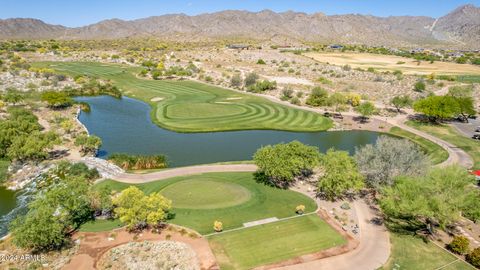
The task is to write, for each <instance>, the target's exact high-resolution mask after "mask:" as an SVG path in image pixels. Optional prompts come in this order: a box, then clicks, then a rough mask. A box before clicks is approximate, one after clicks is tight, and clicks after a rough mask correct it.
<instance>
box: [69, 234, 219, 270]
mask: <svg viewBox="0 0 480 270" xmlns="http://www.w3.org/2000/svg"><path fill="white" fill-rule="evenodd" d="M73 238H74V239H75V240H77V241H79V242H80V244H79V245H80V247H79V249H78V251H77V253H76V254H75V255H74V256H73V257H72V259H71V261H70V262H69V263H68V264H67V265H66V266H65V267H64V268H63V269H66V270H70V269H71V270H77V269H82V270H89V269H98V268H97V267H96V266H97V264H98V263H99V261H100V258H101V257H102V255H103V254H105V253H106V252H108V251H109V250H110V249H112V248H115V247H117V246H120V245H124V244H127V243H131V242H144V241H155V242H157V241H167V240H168V241H175V242H180V243H184V244H186V245H188V246H189V247H190V248H191V249H192V250H193V251H194V252H195V254H196V256H197V258H198V261H199V268H200V269H219V268H218V265H217V262H216V260H215V256H214V255H213V253H212V251H211V249H210V246H209V245H208V241H207V240H206V239H205V238H203V237H201V236H199V235H198V234H197V233H196V232H194V231H190V230H186V229H184V228H181V227H178V226H174V225H169V226H168V228H166V229H164V230H162V231H161V232H160V233H156V232H153V231H150V230H148V231H144V232H142V233H139V234H134V233H129V232H127V231H126V230H125V229H123V228H122V229H118V230H114V231H110V232H95V233H93V232H92V233H85V232H79V233H76V234H75V235H74V237H73Z"/></svg>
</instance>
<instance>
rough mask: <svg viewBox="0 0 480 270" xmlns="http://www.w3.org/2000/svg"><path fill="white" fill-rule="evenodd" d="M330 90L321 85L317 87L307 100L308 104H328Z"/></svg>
mask: <svg viewBox="0 0 480 270" xmlns="http://www.w3.org/2000/svg"><path fill="white" fill-rule="evenodd" d="M327 99H328V92H327V90H325V89H322V88H321V87H315V88H313V89H312V92H311V93H310V95H309V96H308V98H307V100H306V102H305V103H306V104H308V105H310V106H315V107H318V106H325V105H326V104H327Z"/></svg>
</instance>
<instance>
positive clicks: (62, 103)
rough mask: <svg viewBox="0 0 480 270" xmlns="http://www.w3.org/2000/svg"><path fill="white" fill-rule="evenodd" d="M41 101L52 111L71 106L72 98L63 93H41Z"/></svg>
mask: <svg viewBox="0 0 480 270" xmlns="http://www.w3.org/2000/svg"><path fill="white" fill-rule="evenodd" d="M41 99H42V101H44V102H47V104H48V106H49V107H51V108H54V109H59V108H65V107H69V106H72V104H73V100H72V98H71V97H69V96H68V95H67V94H66V93H65V92H57V91H45V92H43V93H42V95H41Z"/></svg>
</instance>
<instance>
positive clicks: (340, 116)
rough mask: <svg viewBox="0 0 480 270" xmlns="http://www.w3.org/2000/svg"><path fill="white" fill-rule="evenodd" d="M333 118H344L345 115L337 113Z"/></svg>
mask: <svg viewBox="0 0 480 270" xmlns="http://www.w3.org/2000/svg"><path fill="white" fill-rule="evenodd" d="M333 118H336V119H343V115H342V114H341V113H336V114H334V115H333Z"/></svg>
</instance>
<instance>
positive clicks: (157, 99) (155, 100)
mask: <svg viewBox="0 0 480 270" xmlns="http://www.w3.org/2000/svg"><path fill="white" fill-rule="evenodd" d="M162 100H163V97H154V98H152V99H150V101H152V102H158V101H162Z"/></svg>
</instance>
